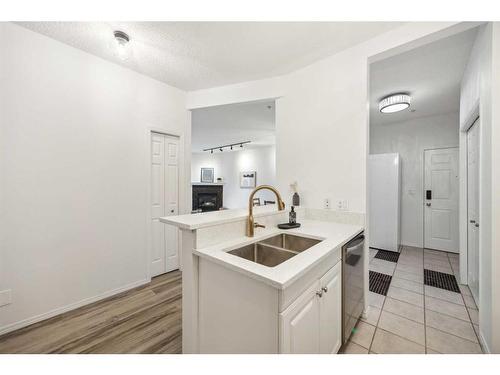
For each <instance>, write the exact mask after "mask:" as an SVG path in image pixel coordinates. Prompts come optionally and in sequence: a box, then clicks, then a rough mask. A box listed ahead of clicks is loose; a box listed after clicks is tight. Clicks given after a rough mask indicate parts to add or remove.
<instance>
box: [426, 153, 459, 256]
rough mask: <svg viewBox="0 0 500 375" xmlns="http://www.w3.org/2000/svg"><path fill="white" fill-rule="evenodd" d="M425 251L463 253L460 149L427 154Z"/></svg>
mask: <svg viewBox="0 0 500 375" xmlns="http://www.w3.org/2000/svg"><path fill="white" fill-rule="evenodd" d="M424 191H425V193H424V197H425V207H424V247H425V248H427V249H433V250H443V251H448V252H451V253H458V252H459V235H458V148H457V147H452V148H442V149H432V150H425V151H424Z"/></svg>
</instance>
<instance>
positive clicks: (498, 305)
mask: <svg viewBox="0 0 500 375" xmlns="http://www.w3.org/2000/svg"><path fill="white" fill-rule="evenodd" d="M499 43H500V25H499V24H498V23H496V22H495V23H488V24H487V25H486V26H484V27H482V28H481V29H480V31H479V33H478V35H477V37H476V41H475V43H474V46H473V49H472V52H471V57H470V60H469V64H468V66H467V69H466V71H465V74H464V78H463V81H462V90H461V95H460V96H461V98H460V106H461V111H460V123H461V125H462V126H463V127H464V130H465V128H466V127H467V124H469V123H470V122H471V120H472V119H473V117H474V115H475V114H474V112H475V107H476V106H477V104H478V103H479V116H480V193H479V205H480V213H479V223H480V239H479V260H480V265H479V276H480V278H479V299H480V307H479V325H480V328H479V330H480V336H481V338H482V340H483V343H485V344H486V345H487V348H488V350H489V351H490V352H492V353H500V322H499V320H498V317H499V316H500V286H499V285H500V255H499V249H500V236H499V232H500V231H499V230H498V228H500V200H499V196H500V179H499V175H500V173H499V172H498V171H499V170H500V153H499V150H500V134H499V131H498V124H499V118H500V112H499V110H500V106H499V100H500V77H499V75H498V72H499V71H500V48H499V46H498V44H499ZM494 124H496V125H494ZM469 125H470V124H469ZM460 137H461V142H462V144H465V142H466V141H465V140H466V137H465V133H461V134H460ZM465 150H466V148H465V147H464V153H463V154H462V155H461V161H462V165H466V154H465ZM464 170H466V169H464ZM461 193H462V194H463V198H465V199H466V197H467V191H466V186H464V187H463V189H462V192H461ZM461 208H462V212H466V201H464V202H463V204H462V206H461ZM461 224H462V228H461V229H462V233H467V232H466V230H467V224H466V216H464V217H463V218H462V220H461ZM466 241H467V237H466V236H464V238H462V239H461V249H462V251H464V253H463V254H464V255H465V249H466V243H467V242H466ZM462 259H464V258H461V260H462ZM464 260H465V259H464Z"/></svg>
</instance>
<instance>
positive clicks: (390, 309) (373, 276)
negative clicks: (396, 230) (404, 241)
mask: <svg viewBox="0 0 500 375" xmlns="http://www.w3.org/2000/svg"><path fill="white" fill-rule="evenodd" d="M386 259H387V260H386ZM458 262H459V261H458V254H453V253H446V252H442V251H435V250H428V249H425V250H424V249H420V248H415V247H408V246H404V247H403V249H402V251H401V254H398V253H393V252H387V251H378V250H375V249H370V293H369V304H370V310H369V315H368V317H367V318H366V319H363V320H362V321H360V322H358V325H357V327H356V328H355V332H354V333H353V335H352V336H351V339H350V341H349V342H348V343H347V345H346V346H345V347H344V353H346V354H355V353H358V354H366V353H380V354H382V353H420V354H424V353H426V354H437V353H448V354H451V353H482V350H481V347H480V345H479V340H478V314H479V312H478V310H477V307H476V304H475V303H474V300H473V298H472V296H471V293H470V290H469V288H468V287H467V286H465V285H460V284H457V283H456V279H455V276H456V278H457V279H458ZM424 270H425V271H424Z"/></svg>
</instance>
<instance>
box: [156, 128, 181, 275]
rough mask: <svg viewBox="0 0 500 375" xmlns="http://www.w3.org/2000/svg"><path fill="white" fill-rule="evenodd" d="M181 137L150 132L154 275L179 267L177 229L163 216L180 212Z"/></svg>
mask: <svg viewBox="0 0 500 375" xmlns="http://www.w3.org/2000/svg"><path fill="white" fill-rule="evenodd" d="M178 154H179V139H178V138H176V137H171V136H167V135H163V134H159V133H151V250H150V253H151V276H157V275H160V274H162V273H165V272H169V271H172V270H175V269H177V268H179V256H178V230H177V228H175V227H173V226H171V225H166V224H163V223H161V222H160V220H159V219H160V217H164V216H172V215H177V214H178V211H179V166H178V160H179V155H178Z"/></svg>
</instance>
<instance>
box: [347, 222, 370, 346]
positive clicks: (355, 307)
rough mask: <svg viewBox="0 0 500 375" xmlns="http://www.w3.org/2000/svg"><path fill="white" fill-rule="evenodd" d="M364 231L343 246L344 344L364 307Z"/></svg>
mask: <svg viewBox="0 0 500 375" xmlns="http://www.w3.org/2000/svg"><path fill="white" fill-rule="evenodd" d="M364 246H365V235H364V232H361V233H360V234H358V235H357V236H356V237H355V238H353V239H352V240H351V241H349V242H348V243H347V244H345V245H344V246H343V247H342V344H344V343H345V342H346V341H347V340H348V339H349V337H350V336H351V333H352V330H353V328H354V327H355V326H356V323H357V321H358V319H359V317H360V316H361V314H362V313H363V309H364V282H365V273H364V259H363V258H364V255H363V254H364Z"/></svg>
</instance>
